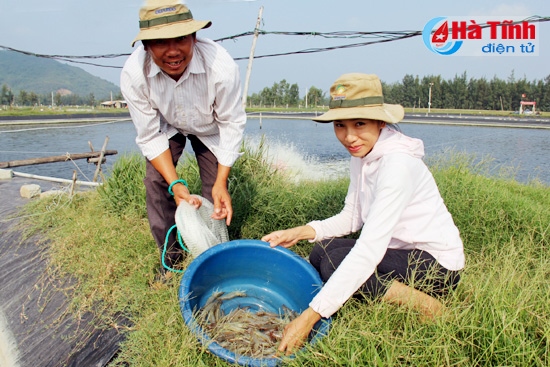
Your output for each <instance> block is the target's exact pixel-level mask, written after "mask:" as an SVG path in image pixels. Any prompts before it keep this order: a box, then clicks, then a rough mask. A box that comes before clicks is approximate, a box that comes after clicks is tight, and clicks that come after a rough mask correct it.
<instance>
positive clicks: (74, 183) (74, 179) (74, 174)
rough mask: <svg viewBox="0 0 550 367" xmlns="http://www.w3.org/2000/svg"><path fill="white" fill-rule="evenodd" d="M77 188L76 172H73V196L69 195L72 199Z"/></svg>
mask: <svg viewBox="0 0 550 367" xmlns="http://www.w3.org/2000/svg"><path fill="white" fill-rule="evenodd" d="M75 186H76V170H74V171H73V182H72V183H71V194H70V195H69V196H71V197H72V196H73V195H74V189H75Z"/></svg>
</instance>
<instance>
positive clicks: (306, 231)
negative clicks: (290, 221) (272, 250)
mask: <svg viewBox="0 0 550 367" xmlns="http://www.w3.org/2000/svg"><path fill="white" fill-rule="evenodd" d="M313 238H315V230H314V229H313V227H310V226H307V225H306V226H300V227H294V228H290V229H284V230H280V231H275V232H271V233H270V234H268V235H265V236H263V237H262V241H265V242H269V246H271V247H275V246H283V247H286V248H289V247H292V246H294V245H295V244H296V243H297V242H298V241H300V240H310V239H313Z"/></svg>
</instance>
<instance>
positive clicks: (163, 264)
mask: <svg viewBox="0 0 550 367" xmlns="http://www.w3.org/2000/svg"><path fill="white" fill-rule="evenodd" d="M174 228H177V226H176V225H175V224H174V225H173V226H172V227H170V229H169V230H168V232H167V233H166V239H165V240H164V248H163V249H162V266H164V268H165V269H168V270H170V271H173V272H174V273H183V270H177V269H172V268H171V267H169V266H168V265H166V261H165V260H164V258H165V257H166V247H167V246H168V238H169V237H170V233H172V231H173V230H174ZM177 236H178V242H179V244H180V246H181V248H182V249H183V250H184V251H186V252H189V250H188V249H187V247H185V245H184V244H183V240H182V238H181V234H180V232H179V231H177Z"/></svg>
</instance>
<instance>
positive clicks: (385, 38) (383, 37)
mask: <svg viewBox="0 0 550 367" xmlns="http://www.w3.org/2000/svg"><path fill="white" fill-rule="evenodd" d="M523 21H528V22H531V23H542V22H547V21H550V17H544V16H538V15H534V16H530V17H527V18H525V19H523V20H521V21H517V22H514V23H519V22H523ZM479 26H480V27H481V28H487V27H489V26H490V25H489V24H479ZM257 33H258V35H264V36H267V35H276V36H300V37H322V38H327V39H359V38H366V39H372V40H370V41H367V42H356V43H350V44H345V45H337V46H329V47H319V48H308V49H304V50H298V51H288V52H280V53H272V54H265V55H255V56H254V59H261V58H268V57H278V56H289V55H300V54H309V53H318V52H327V51H333V50H338V49H347V48H354V47H365V46H370V45H374V44H380V43H386V42H394V41H400V40H404V39H408V38H412V37H418V36H421V35H422V31H372V32H357V31H336V32H314V31H301V32H288V31H284V32H283V31H266V30H258V31H257ZM255 34H256V32H255V31H248V32H243V33H239V34H235V35H232V36H228V37H223V38H219V39H215V40H214V41H215V42H224V41H229V40H237V39H239V38H242V37H249V36H254V35H255ZM0 49H4V50H8V51H13V52H17V53H21V54H24V55H29V56H36V57H42V58H49V59H55V60H59V61H65V62H69V63H76V64H85V65H91V66H97V67H103V68H114V69H122V66H116V65H104V64H98V63H95V62H90V61H82V60H97V59H115V58H119V57H127V56H129V55H130V53H118V54H105V55H82V56H77V55H55V54H54V55H47V54H39V53H34V52H30V51H23V50H19V49H15V48H13V47H8V46H3V45H0ZM248 59H249V56H243V57H236V58H234V60H236V61H238V60H248Z"/></svg>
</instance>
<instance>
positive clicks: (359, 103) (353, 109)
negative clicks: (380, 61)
mask: <svg viewBox="0 0 550 367" xmlns="http://www.w3.org/2000/svg"><path fill="white" fill-rule="evenodd" d="M404 116H405V110H404V109H403V106H401V105H397V104H388V103H384V96H383V95H382V83H380V79H379V78H378V76H376V75H374V74H361V73H351V74H344V75H342V76H341V77H339V78H338V79H337V80H336V81H335V82H334V83H333V84H332V86H331V87H330V104H329V110H328V111H327V112H326V113H324V114H322V115H321V116H319V117H316V118H314V119H313V121H317V122H331V121H334V120H348V119H369V120H379V121H385V122H388V123H391V124H396V123H398V122H399V121H401V120H402V119H403V117H404Z"/></svg>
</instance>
